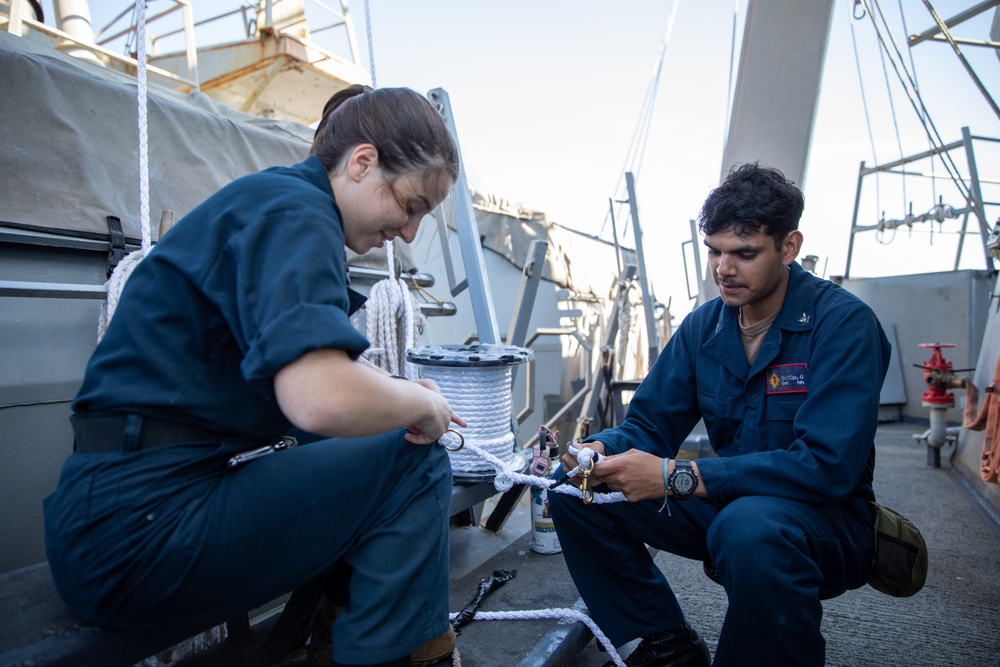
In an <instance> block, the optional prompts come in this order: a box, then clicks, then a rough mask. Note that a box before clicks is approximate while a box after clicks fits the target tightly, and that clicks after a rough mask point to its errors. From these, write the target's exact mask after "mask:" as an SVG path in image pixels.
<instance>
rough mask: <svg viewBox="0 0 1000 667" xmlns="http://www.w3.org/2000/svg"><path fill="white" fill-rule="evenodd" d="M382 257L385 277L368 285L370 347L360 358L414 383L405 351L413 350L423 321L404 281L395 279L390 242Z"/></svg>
mask: <svg viewBox="0 0 1000 667" xmlns="http://www.w3.org/2000/svg"><path fill="white" fill-rule="evenodd" d="M385 255H386V260H387V264H388V270H389V277H388V278H387V279H385V280H380V281H378V282H377V283H375V284H374V285H372V288H371V291H370V292H369V294H368V302H367V304H366V305H365V311H366V313H367V315H366V320H365V335H366V336H367V338H368V341H369V342H370V343H371V347H369V348H368V350H366V351H365V354H364V357H365V358H366V359H367V360H368V361H370V362H372V363H373V364H374V365H376V366H378V367H379V368H381V369H383V370H385V371H388V372H389V374H390V375H400V376H402V377H405V378H407V379H410V380H414V379H416V378H417V370H416V368H415V367H414V366H413V364H411V363H410V362H408V361H407V360H406V352H407V350H409V349H410V348H412V347H413V345H414V342H415V341H416V338H417V335H418V333H419V332H420V331H422V330H423V326H424V323H425V322H426V321H427V318H426V317H425V316H424V314H423V313H422V312H420V306H419V304H417V301H416V299H414V298H413V295H412V294H410V290H409V288H407V286H406V281H405V280H403V279H402V278H396V277H395V275H396V271H395V264H396V260H395V256H394V253H393V247H392V242H391V241H390V242H388V243H386V244H385Z"/></svg>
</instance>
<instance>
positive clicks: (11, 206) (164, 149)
mask: <svg viewBox="0 0 1000 667" xmlns="http://www.w3.org/2000/svg"><path fill="white" fill-rule="evenodd" d="M136 91H137V85H136V81H135V79H133V78H132V77H129V76H127V75H125V74H122V73H120V72H116V71H113V70H107V69H104V68H102V67H99V66H97V65H94V64H92V63H89V62H86V61H80V60H78V59H75V58H72V57H70V56H67V55H65V54H63V53H61V52H59V51H56V50H54V49H52V48H50V47H49V46H47V45H44V44H36V43H34V42H31V41H30V40H28V39H24V38H19V37H15V36H13V35H11V34H9V33H7V32H5V31H0V184H2V196H0V227H13V228H18V229H26V230H31V231H39V232H47V233H53V234H60V235H66V236H73V237H79V238H90V239H98V240H107V239H108V238H109V232H108V223H107V217H108V216H116V217H118V218H120V219H121V222H122V228H123V230H124V231H125V235H126V237H127V238H128V239H129V240H130V242H131V243H133V244H138V242H139V240H140V239H141V238H142V230H141V228H140V215H139V210H140V209H139V147H138V146H139V130H138V109H137V106H138V102H137V93H136ZM147 109H148V120H147V127H148V137H149V138H148V164H149V167H148V169H149V196H150V205H149V211H150V219H151V227H152V230H151V232H152V237H153V239H154V240H155V239H156V235H157V222H158V220H159V217H160V214H161V213H162V211H163V210H165V209H170V210H173V211H174V213H175V218H176V219H177V220H179V219H181V218H182V217H183V216H184V215H185V214H187V213H188V212H189V211H190V210H191V209H193V208H194V207H195V206H197V205H198V204H200V203H201V202H202V201H204V200H205V199H206V198H207V197H209V196H210V195H211V194H213V193H214V192H215V191H216V190H218V189H219V188H221V187H222V186H224V185H226V184H227V183H229V182H231V181H233V180H234V179H236V178H238V177H240V176H243V175H246V174H250V173H254V172H257V171H260V170H262V169H266V168H268V167H272V166H277V165H292V164H295V163H297V162H300V161H301V160H303V159H304V158H305V157H306V155H308V152H309V145H310V142H311V140H312V133H313V130H312V129H311V128H309V127H306V126H304V125H300V124H298V123H292V122H285V121H275V120H268V119H263V118H258V117H256V116H251V115H249V114H245V113H242V112H240V111H237V110H235V109H233V108H232V107H229V106H227V105H225V104H222V103H220V102H217V101H215V100H213V99H211V98H210V97H208V96H207V95H204V94H202V93H199V92H195V93H191V94H184V93H179V92H176V91H173V90H168V89H165V88H162V87H157V86H154V85H150V87H149V93H148V97H147ZM474 199H475V204H476V205H475V213H476V219H477V221H478V225H479V228H480V234H481V236H482V240H483V246H484V247H485V248H487V249H489V250H492V251H494V252H496V253H499V254H501V255H503V256H504V257H506V258H507V259H508V260H509V261H510V262H511V263H512V264H514V265H515V266H517V267H519V268H520V267H523V266H524V262H525V260H526V259H527V253H528V249H529V245H530V243H531V241H532V240H534V239H543V240H545V241H547V242H548V245H549V247H548V252H547V259H546V262H545V265H546V266H545V273H544V274H543V275H544V277H545V278H546V279H548V280H551V281H553V282H555V283H557V284H559V285H561V286H563V287H571V288H573V289H575V290H576V291H579V292H604V291H605V290H606V289H607V288H608V286H609V285H608V281H607V280H606V275H607V267H608V262H609V261H610V262H611V265H612V266H613V265H614V250H613V248H612V247H611V246H610V244H607V243H605V242H604V241H601V240H599V239H595V238H593V237H590V236H588V235H585V234H580V233H577V232H574V231H572V230H570V229H567V228H564V227H561V226H559V225H556V224H554V223H552V222H550V221H549V220H548V219H546V217H545V215H544V214H543V213H540V212H537V211H530V210H526V209H522V208H521V207H520V206H511V205H509V204H507V203H506V201H505V200H500V199H496V198H493V197H489V196H480V195H478V194H477V195H474ZM449 222H450V224H451V226H452V227H454V222H453V221H449ZM425 224H426V223H425ZM396 252H397V256H398V257H399V258H400V259H401V260H402V261H403V264H404V266H406V267H412V266H414V264H413V262H412V261H411V257H410V252H409V248H406V247H405V246H403V244H399V243H397V244H396ZM630 252H631V251H626V253H630ZM571 257H573V258H576V259H577V263H576V264H575V265H574V263H573V261H572V260H571ZM633 261H634V260H633ZM349 262H350V263H351V264H352V265H361V266H370V267H373V268H383V267H385V254H384V252H382V251H373V252H370V253H368V254H366V255H364V256H363V257H358V256H356V255H354V254H353V253H349ZM416 268H417V269H418V270H419V268H420V267H416Z"/></svg>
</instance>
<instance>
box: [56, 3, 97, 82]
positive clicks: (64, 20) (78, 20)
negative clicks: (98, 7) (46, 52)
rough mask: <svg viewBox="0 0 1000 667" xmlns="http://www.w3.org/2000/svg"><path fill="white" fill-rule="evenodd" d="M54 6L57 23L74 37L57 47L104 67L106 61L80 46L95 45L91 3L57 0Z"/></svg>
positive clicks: (75, 56)
mask: <svg viewBox="0 0 1000 667" xmlns="http://www.w3.org/2000/svg"><path fill="white" fill-rule="evenodd" d="M52 8H53V10H55V15H56V25H57V26H59V29H60V30H62V31H63V32H65V33H67V34H68V35H70V37H71V38H72V39H71V40H66V41H64V42H61V43H60V44H59V46H58V47H57V48H58V49H59V50H60V51H63V52H64V53H66V54H68V55H71V56H73V57H74V58H79V59H81V60H88V61H90V62H92V63H95V64H97V65H100V66H102V67H103V66H104V63H102V62H101V61H100V59H99V58H98V57H97V56H96V55H94V52H93V51H90V50H89V49H86V48H82V47H81V46H80V45H81V44H89V45H91V46H95V43H94V26H93V24H91V21H90V3H89V2H88V1H87V0H55V2H53V3H52Z"/></svg>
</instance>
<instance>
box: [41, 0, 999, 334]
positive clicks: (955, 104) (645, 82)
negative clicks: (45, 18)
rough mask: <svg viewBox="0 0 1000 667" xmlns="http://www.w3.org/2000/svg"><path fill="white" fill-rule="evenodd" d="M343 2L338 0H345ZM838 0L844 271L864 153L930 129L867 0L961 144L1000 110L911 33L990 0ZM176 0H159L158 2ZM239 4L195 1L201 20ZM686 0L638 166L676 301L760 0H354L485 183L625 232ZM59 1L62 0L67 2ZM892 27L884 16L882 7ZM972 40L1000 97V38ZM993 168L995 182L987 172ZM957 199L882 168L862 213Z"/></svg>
mask: <svg viewBox="0 0 1000 667" xmlns="http://www.w3.org/2000/svg"><path fill="white" fill-rule="evenodd" d="M325 1H326V4H328V5H338V6H339V3H337V2H336V0H325ZM304 2H305V7H306V15H307V18H308V19H309V20H310V23H311V25H312V26H314V27H315V26H317V25H326V24H327V23H329V18H328V16H329V15H325V14H324V13H323V12H322V10H321V9H319V8H318V7H317V6H316V5H315V3H313V2H312V1H311V0H304ZM834 3H835V4H834V15H833V19H832V24H831V33H830V39H829V45H828V49H827V55H826V60H825V66H824V71H823V79H822V88H821V94H820V98H819V100H818V105H817V116H816V120H815V126H814V131H813V141H812V145H811V148H810V153H809V163H808V166H807V170H806V177H805V182H804V194H805V199H806V209H805V213H804V215H803V218H802V222H801V225H800V229H801V230H802V232H803V235H804V237H805V242H804V245H803V249H802V254H803V255H806V254H812V255H816V256H817V257H818V258H819V261H818V263H817V272H818V273H820V274H822V275H826V276H829V275H842V274H843V273H844V271H845V267H846V260H847V252H848V243H849V239H850V230H851V220H852V214H853V210H854V201H855V194H856V191H857V185H858V170H859V165H860V163H861V161H865V162H866V164H868V165H869V166H870V165H873V164H879V163H886V162H890V161H892V160H896V159H899V158H900V157H901V156H903V155H913V154H916V153H919V152H922V151H924V150H927V148H928V146H929V144H928V139H927V136H926V133H925V130H924V129H923V127H922V126H921V124H920V122H919V120H918V116H917V113H916V112H915V111H914V109H913V107H912V105H911V103H910V101H909V99H908V97H907V95H906V94H905V92H904V90H903V88H902V86H901V84H900V83H899V81H898V79H897V78H896V75H895V73H894V72H893V69H892V66H891V65H890V64H889V61H888V60H883V58H882V57H880V53H879V48H878V41H877V37H876V33H875V29H874V27H873V25H872V21H871V18H870V17H869V15H868V14H867V13H865V15H864V16H863V17H861V18H860V19H854V18H853V15H854V14H855V13H858V14H862V13H863V9H864V5H865V3H867V5H868V6H869V7H870V8H871V9H872V11H873V12H874V13H875V15H876V16H879V15H880V14H884V15H885V20H886V22H887V23H888V26H889V31H890V33H889V34H891V35H892V37H893V39H895V40H896V43H897V44H898V45H899V48H900V50H901V51H903V61H902V62H903V63H905V65H906V67H907V68H911V67H913V65H915V68H914V71H915V72H916V78H917V81H918V83H919V86H920V91H921V96H922V99H923V100H924V103H925V104H926V106H927V109H928V111H929V117H930V120H931V121H932V122H933V124H934V125H935V126H936V128H937V129H938V131H939V133H940V135H941V137H942V139H943V140H944V142H946V143H950V142H953V141H957V140H958V139H960V137H961V128H962V127H963V126H968V127H969V128H970V131H971V133H972V134H973V135H976V136H985V137H1000V119H998V117H997V115H996V114H995V113H994V112H993V110H992V108H991V106H990V104H989V103H988V102H987V100H986V99H985V97H984V96H983V94H982V93H981V92H980V91H979V89H978V88H977V87H976V85H975V83H974V82H973V80H972V78H971V77H970V76H969V74H968V73H967V72H966V70H965V68H964V67H963V65H962V63H961V61H960V60H959V58H958V57H957V56H956V55H955V53H954V51H953V50H952V49H951V47H950V46H949V45H948V44H947V43H943V42H925V43H922V44H920V45H917V46H916V47H914V48H913V49H912V50H909V52H908V50H907V48H906V45H905V35H906V34H915V33H920V32H923V31H925V30H926V29H928V28H930V27H932V26H933V25H935V23H934V19H933V17H932V16H931V14H930V13H929V11H928V9H927V4H928V3H929V4H930V5H931V6H932V7H933V8H934V9H935V10H936V11H937V12H938V14H939V15H940V16H941V18H942V19H947V18H950V17H952V16H954V15H956V14H958V13H959V12H960V11H963V10H965V9H967V8H968V7H970V6H972V5H973V4H975V3H974V2H972V1H971V0H960V1H954V0H948V1H946V0H926V2H925V0H879V2H878V4H877V5H876V4H875V2H874V0H864V2H862V3H859V4H857V5H856V3H855V0H834ZM171 4H172V2H171V0H153V1H151V2H150V5H149V7H150V8H149V12H150V14H154V13H157V12H160V11H163V9H165V8H167V7H168V6H170V5H171ZM238 4H239V3H238V2H236V1H234V0H230V1H229V2H223V1H222V0H192V6H193V9H194V13H195V18H196V20H198V19H201V18H205V17H207V16H213V15H216V14H218V13H220V12H221V11H224V10H227V9H231V8H234V7H236V6H238ZM675 4H676V5H677V6H676V20H675V23H674V27H673V30H672V31H671V33H670V39H669V41H667V42H666V47H665V51H664V58H663V67H662V71H661V74H660V78H659V82H658V86H657V91H658V93H657V97H656V99H655V103H654V107H653V114H652V116H651V121H650V126H649V133H648V139H647V143H646V148H645V151H644V160H643V162H642V163H641V165H632V171H633V172H634V174H635V178H636V198H637V202H638V206H639V217H640V220H641V223H642V228H643V237H644V247H645V254H646V259H647V264H648V268H649V274H650V277H651V280H652V282H653V285H654V290H655V293H656V296H657V298H658V299H659V300H660V301H661V302H664V303H666V302H668V301H669V303H670V304H671V312H672V314H674V316H675V319H676V318H679V317H680V316H683V314H685V313H686V312H687V311H688V310H689V309H690V307H691V305H692V301H691V299H690V298H689V292H690V289H691V288H690V287H689V285H688V284H686V279H685V271H684V264H683V263H684V254H683V251H682V246H681V244H682V243H683V242H684V241H686V240H689V239H690V224H689V221H690V220H691V219H692V218H696V217H697V215H698V211H699V209H700V207H701V204H702V202H703V201H704V199H705V197H706V196H707V194H708V193H709V191H710V190H711V189H712V188H713V187H715V186H716V185H718V183H719V179H720V173H721V160H722V152H723V145H724V138H725V132H726V123H727V118H728V107H729V105H730V104H731V102H730V100H729V89H730V85H731V84H730V81H731V78H732V77H735V73H734V72H733V71H732V70H731V67H730V63H731V62H732V63H738V61H739V60H738V49H739V41H740V38H741V37H742V28H743V19H744V16H745V12H746V4H747V2H746V0H738V1H737V2H734V1H733V0H658V1H653V0H617V1H616V2H607V1H606V0H600V1H598V0H504V1H502V2H501V1H487V0H367V2H365V1H364V0H354V2H351V3H350V9H351V12H352V17H353V22H354V26H355V33H356V36H357V42H358V45H359V52H360V53H359V56H360V60H361V64H362V66H364V67H366V68H369V71H371V68H370V64H371V62H373V63H374V75H375V83H376V85H378V86H408V87H411V88H413V89H415V90H417V91H419V92H421V93H426V92H427V91H428V90H430V89H433V88H443V89H445V90H446V91H447V92H448V95H449V97H450V100H451V105H452V110H453V113H454V117H455V124H456V127H457V131H458V135H459V143H460V147H461V150H462V156H463V160H464V164H465V168H466V173H467V175H468V178H469V182H470V186H471V187H472V188H473V189H474V190H477V191H479V192H484V193H489V194H493V195H495V196H498V197H501V198H504V199H507V200H510V201H513V202H519V203H521V204H522V205H523V206H525V207H527V208H530V209H534V210H539V211H543V212H545V213H546V215H547V216H548V217H549V219H550V220H553V221H555V222H558V223H560V224H562V225H565V226H568V227H572V228H575V229H579V230H581V231H584V232H587V233H590V234H595V235H597V234H600V235H602V236H603V237H605V238H610V226H609V225H607V224H606V219H607V211H608V200H609V198H610V197H618V196H621V195H622V194H623V192H622V191H621V190H620V189H619V184H620V183H621V180H622V173H623V170H624V169H625V165H626V159H627V157H628V154H629V146H630V142H631V141H632V137H633V134H634V133H635V131H636V127H637V124H638V122H639V119H640V114H641V111H642V109H643V103H644V100H645V97H646V92H647V89H649V87H650V84H651V81H652V74H653V70H654V65H655V64H656V62H657V56H658V53H659V52H660V48H661V45H662V44H663V43H664V36H665V32H666V29H667V26H668V20H669V18H670V17H671V15H672V13H673V12H674V11H675ZM43 6H45V7H46V11H49V6H50V0H46V1H45V2H44V3H43ZM126 6H127V3H126V2H124V1H122V2H119V1H117V0H91V12H92V19H93V24H94V26H95V27H97V28H100V27H102V26H103V25H105V24H106V23H107V22H108V21H110V20H111V19H112V18H113V17H114V16H116V15H117V14H118V13H119V12H120V11H122V9H124V8H125V7H126ZM366 8H367V9H368V13H367V19H368V20H367V21H366ZM900 9H902V10H903V13H902V15H901V13H900ZM993 14H994V10H992V9H991V10H989V11H987V12H985V13H983V14H981V15H979V16H978V17H975V18H974V19H972V20H969V21H967V22H965V23H963V24H962V25H960V26H957V27H955V28H954V29H953V34H954V36H956V37H959V38H965V39H970V40H980V41H982V40H988V39H989V30H990V22H991V20H992V19H993ZM50 15H51V14H50ZM901 17H902V18H901ZM734 20H735V22H736V40H735V42H736V43H735V45H734V40H733V35H734ZM904 21H905V27H906V29H905V30H904ZM369 23H370V37H371V39H370V41H369V31H368V29H367V24H369ZM879 27H880V28H881V29H883V30H884V29H885V28H884V25H883V24H882V22H881V20H880V22H879ZM238 28H239V22H238V20H237V19H231V20H229V23H228V25H227V24H226V22H224V21H220V22H216V23H213V24H212V25H211V26H210V27H206V28H199V32H198V40H199V43H209V42H212V41H213V40H214V41H225V39H224V38H223V37H222V36H221V35H222V34H223V32H224V31H225V30H233V29H238ZM852 28H853V30H852ZM852 33H853V38H854V39H853V40H852ZM341 34H345V33H343V32H342V31H341ZM314 38H315V39H316V41H317V42H319V43H321V44H324V40H326V45H327V46H328V48H330V49H331V50H334V51H337V52H341V53H345V54H346V53H347V50H346V47H345V44H346V40H343V39H342V38H341V37H339V36H338V35H337V34H336V31H327V32H325V33H324V34H323V36H322V37H321V36H320V35H316V36H315V37H314ZM855 43H856V45H857V51H855ZM734 46H735V49H736V50H737V52H736V53H735V54H734V52H733V49H734ZM369 47H370V49H369ZM890 48H891V45H890ZM960 48H961V49H962V52H963V54H964V55H965V56H966V57H967V58H968V60H969V62H970V63H971V66H972V68H973V69H974V71H975V72H976V74H977V75H978V76H979V78H980V79H981V81H982V83H983V84H984V85H985V87H986V89H987V91H988V92H989V94H990V95H991V96H992V97H993V99H994V100H995V101H998V102H1000V59H998V57H997V53H996V52H995V51H994V50H993V49H989V48H983V47H973V46H965V45H961V46H960ZM369 53H372V54H373V55H374V58H373V59H371V58H370V57H369ZM856 53H857V56H856ZM911 57H912V63H911ZM857 59H860V66H859V65H858V60H857ZM859 69H860V81H859ZM974 147H975V151H976V159H977V164H978V170H979V175H980V178H981V179H983V180H984V185H983V189H984V196H985V198H986V199H987V200H988V201H993V202H1000V185H997V184H996V182H997V181H1000V144H997V143H995V142H989V141H977V142H976V143H975V144H974ZM953 157H954V159H955V160H956V163H957V164H958V165H959V167H960V169H961V171H962V172H963V173H967V172H968V168H967V160H966V156H965V154H964V152H963V151H960V150H959V151H954V152H953ZM910 169H911V171H919V172H921V173H923V174H927V175H930V174H934V175H937V176H944V175H945V171H944V168H943V167H942V166H941V163H940V162H937V163H935V164H931V162H930V161H924V162H922V163H919V164H914V165H912V166H911V168H910ZM991 179H992V181H994V183H992V184H991V183H987V182H985V181H989V180H991ZM938 197H940V198H941V199H942V202H943V203H944V204H947V205H951V206H953V207H955V208H960V207H962V206H964V200H962V199H961V197H960V195H959V193H958V190H957V189H956V188H955V187H954V186H953V185H951V184H950V183H949V182H948V181H947V180H945V179H931V178H926V177H920V176H913V175H908V176H907V177H906V178H902V177H899V176H893V175H886V174H883V175H880V176H879V177H878V178H877V183H876V177H874V176H869V177H867V178H866V179H864V184H863V188H862V196H861V199H860V204H859V219H858V223H859V224H874V223H875V222H877V220H878V219H879V218H880V217H883V216H884V217H885V218H887V219H901V218H903V217H904V216H905V214H906V213H907V211H908V210H910V209H911V207H912V212H913V213H914V214H916V215H919V214H921V213H925V212H927V211H928V210H929V209H930V208H931V207H932V206H933V205H934V204H935V203H937V198H938ZM987 215H988V222H989V224H994V223H995V222H996V220H997V216H998V215H1000V206H994V207H992V209H991V208H987ZM960 224H961V220H958V221H955V220H951V221H946V222H945V223H943V224H940V225H939V224H938V223H919V224H917V225H915V226H914V227H913V229H912V230H907V229H906V228H903V229H899V230H897V231H896V233H895V234H892V233H885V234H882V235H879V234H876V232H866V233H862V234H858V235H857V236H856V239H855V248H854V255H853V262H852V266H851V275H852V277H862V276H878V275H887V274H896V273H919V272H925V271H946V270H950V269H951V268H952V265H953V262H954V259H955V254H956V248H957V239H958V235H957V233H956V232H957V231H958V229H959V225H960ZM970 224H975V223H974V222H972V223H970ZM625 243H626V244H629V243H630V237H626V238H625ZM698 243H699V245H700V239H699V241H698ZM983 267H984V262H983V257H982V250H981V245H980V241H979V238H978V237H972V236H970V237H968V242H967V243H966V250H965V252H963V254H962V257H961V262H960V268H971V269H980V268H983ZM691 268H692V269H693V267H691Z"/></svg>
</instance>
